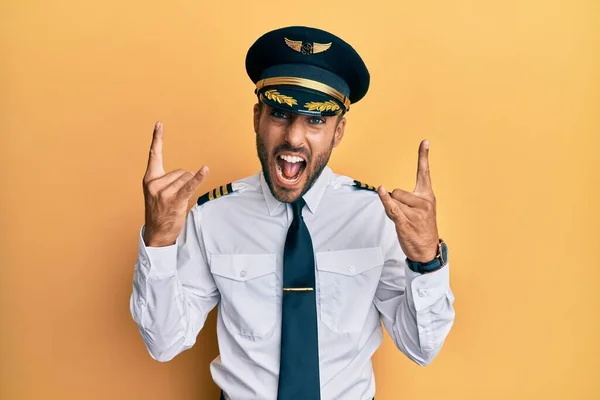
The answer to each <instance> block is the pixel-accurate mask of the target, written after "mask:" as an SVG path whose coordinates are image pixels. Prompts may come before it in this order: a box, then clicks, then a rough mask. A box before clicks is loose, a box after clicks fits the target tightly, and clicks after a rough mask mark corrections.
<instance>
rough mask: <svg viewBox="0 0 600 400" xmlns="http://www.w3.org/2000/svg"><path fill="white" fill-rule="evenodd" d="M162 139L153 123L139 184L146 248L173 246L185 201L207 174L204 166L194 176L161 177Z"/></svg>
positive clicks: (181, 172)
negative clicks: (145, 162)
mask: <svg viewBox="0 0 600 400" xmlns="http://www.w3.org/2000/svg"><path fill="white" fill-rule="evenodd" d="M163 137H164V131H163V125H162V123H161V122H157V123H156V125H155V126H154V133H153V135H152V144H151V145H150V155H149V157H148V167H147V168H146V174H145V175H144V179H143V181H142V186H143V188H144V201H145V203H146V213H145V218H146V221H145V227H144V242H145V244H146V246H149V247H162V246H169V245H172V244H175V241H176V240H177V237H178V236H179V234H180V233H181V230H182V229H183V225H184V223H185V218H186V216H187V206H188V203H189V200H190V198H191V197H192V196H193V195H194V193H195V192H196V189H198V187H199V186H200V184H201V183H202V181H204V178H205V177H206V175H208V167H207V166H203V167H202V168H200V170H199V171H198V172H196V173H195V174H193V173H192V172H190V171H186V170H183V169H177V170H175V171H171V172H169V173H168V174H165V170H164V169H163V161H162V145H163Z"/></svg>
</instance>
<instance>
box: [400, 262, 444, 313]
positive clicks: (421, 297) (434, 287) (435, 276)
mask: <svg viewBox="0 0 600 400" xmlns="http://www.w3.org/2000/svg"><path fill="white" fill-rule="evenodd" d="M406 278H407V282H408V285H409V289H410V290H411V294H412V298H413V302H414V304H415V310H416V311H417V312H418V311H421V310H424V309H426V308H428V307H431V306H432V305H434V304H435V303H436V302H437V301H438V300H439V299H440V298H441V297H443V296H445V295H448V292H450V262H448V263H446V265H444V266H443V267H442V268H440V269H438V270H437V271H434V272H430V273H427V274H420V273H418V272H414V271H412V270H411V269H410V268H409V267H408V265H406Z"/></svg>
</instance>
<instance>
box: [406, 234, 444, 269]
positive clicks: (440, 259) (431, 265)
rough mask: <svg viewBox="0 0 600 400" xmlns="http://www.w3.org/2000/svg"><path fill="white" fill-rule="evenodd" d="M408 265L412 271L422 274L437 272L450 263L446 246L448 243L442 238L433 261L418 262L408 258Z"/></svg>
mask: <svg viewBox="0 0 600 400" xmlns="http://www.w3.org/2000/svg"><path fill="white" fill-rule="evenodd" d="M406 263H407V264H408V268H410V269H411V271H414V272H417V273H420V274H423V273H427V272H433V271H437V270H438V269H440V268H442V267H443V266H444V265H446V264H447V263H448V246H447V245H446V242H444V240H443V239H441V238H440V241H439V243H438V250H437V254H436V256H435V258H434V259H433V260H431V261H428V262H418V261H412V260H410V259H409V258H408V257H407V258H406Z"/></svg>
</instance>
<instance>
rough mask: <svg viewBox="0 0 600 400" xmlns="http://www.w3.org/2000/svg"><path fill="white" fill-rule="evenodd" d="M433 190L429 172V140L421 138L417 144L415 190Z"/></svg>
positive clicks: (422, 191)
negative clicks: (417, 158)
mask: <svg viewBox="0 0 600 400" xmlns="http://www.w3.org/2000/svg"><path fill="white" fill-rule="evenodd" d="M430 191H433V189H432V188H431V176H430V174H429V141H428V140H427V139H426V140H423V141H422V142H421V144H420V145H419V160H418V163H417V185H416V186H415V192H421V193H426V192H430Z"/></svg>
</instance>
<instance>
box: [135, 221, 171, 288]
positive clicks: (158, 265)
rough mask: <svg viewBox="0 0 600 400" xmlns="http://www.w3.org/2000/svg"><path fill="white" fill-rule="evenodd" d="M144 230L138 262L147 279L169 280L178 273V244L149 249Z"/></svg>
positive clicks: (140, 241)
mask: <svg viewBox="0 0 600 400" xmlns="http://www.w3.org/2000/svg"><path fill="white" fill-rule="evenodd" d="M144 228H145V225H142V228H141V229H140V237H139V242H138V243H139V244H138V262H139V265H140V268H141V269H142V271H143V273H144V275H145V276H147V277H154V278H168V277H171V276H174V275H175V273H176V272H177V242H178V241H179V240H177V242H175V244H172V245H170V246H164V247H148V246H146V243H144Z"/></svg>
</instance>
